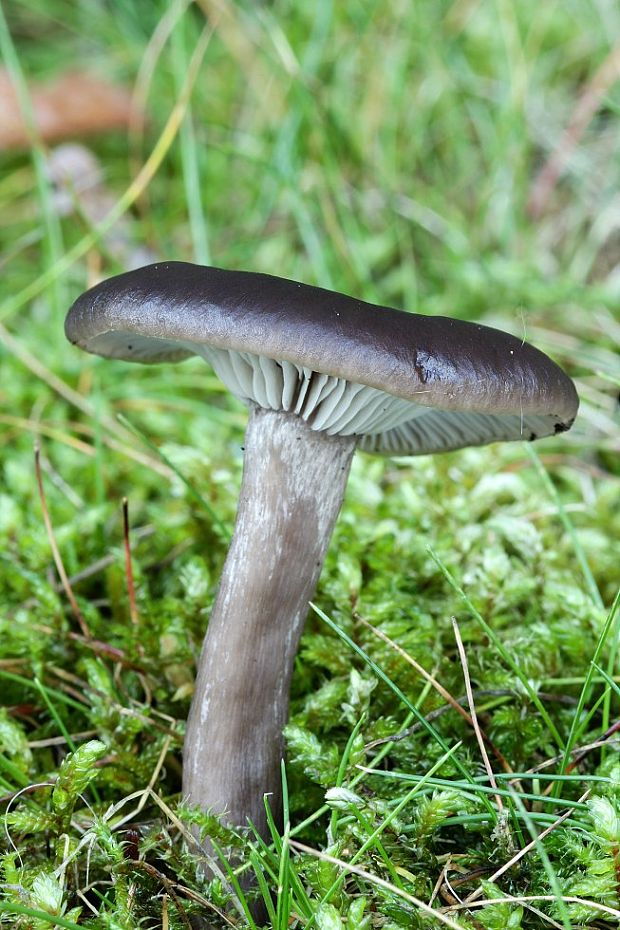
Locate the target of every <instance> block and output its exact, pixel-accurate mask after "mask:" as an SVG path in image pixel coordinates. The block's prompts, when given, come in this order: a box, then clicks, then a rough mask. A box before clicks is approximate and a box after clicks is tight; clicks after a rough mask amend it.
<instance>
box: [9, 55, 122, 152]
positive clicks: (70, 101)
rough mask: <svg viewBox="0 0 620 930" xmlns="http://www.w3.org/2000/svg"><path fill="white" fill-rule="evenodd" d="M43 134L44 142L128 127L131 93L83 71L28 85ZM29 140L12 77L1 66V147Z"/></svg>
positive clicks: (23, 144)
mask: <svg viewBox="0 0 620 930" xmlns="http://www.w3.org/2000/svg"><path fill="white" fill-rule="evenodd" d="M29 93H30V98H31V101H32V108H33V113H34V122H35V128H36V133H37V136H38V138H40V139H41V140H42V141H44V142H56V141H59V140H61V139H73V138H81V137H83V136H87V135H92V134H94V133H98V132H105V131H107V130H110V129H126V128H127V125H128V123H129V118H130V112H131V95H130V93H129V91H128V90H127V89H126V88H124V87H118V86H113V85H112V84H108V83H107V82H106V81H103V80H101V79H100V78H98V77H95V76H94V75H92V74H87V73H84V72H79V71H71V72H67V73H66V74H62V75H60V76H59V77H57V78H55V79H54V80H52V81H48V82H47V83H45V84H33V85H30V87H29ZM29 144H30V138H29V134H28V128H27V123H26V120H25V119H24V116H23V114H22V110H21V107H20V105H19V100H18V97H17V94H16V92H15V88H14V86H13V83H12V81H11V78H10V76H9V74H8V73H7V71H6V70H4V69H0V150H4V149H16V148H26V147H28V145H29Z"/></svg>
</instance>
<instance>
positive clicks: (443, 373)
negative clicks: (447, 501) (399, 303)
mask: <svg viewBox="0 0 620 930" xmlns="http://www.w3.org/2000/svg"><path fill="white" fill-rule="evenodd" d="M65 332H66V335H67V338H68V339H69V341H70V342H72V343H74V344H76V345H78V346H80V347H81V348H82V349H85V350H86V351H88V352H92V353H95V354H97V355H103V356H106V357H108V358H119V359H124V360H127V361H137V362H143V363H149V362H166V361H177V360H180V359H184V358H187V357H189V356H191V355H201V356H203V357H204V358H206V359H207V360H208V361H210V362H211V363H212V364H213V366H214V368H215V370H216V371H217V372H218V374H219V375H220V376H221V377H222V379H223V380H224V381H225V382H226V383H227V384H228V386H229V387H230V388H231V389H232V390H233V392H234V393H236V394H237V395H238V396H240V397H241V398H242V399H243V400H245V401H248V402H253V403H257V404H259V405H261V406H266V407H271V408H272V409H283V410H288V411H290V412H293V413H297V414H299V415H301V416H303V417H304V419H306V420H307V421H308V422H309V424H310V425H311V426H313V427H314V428H316V429H325V430H326V431H327V432H330V433H343V434H350V433H358V434H359V436H360V441H359V444H360V446H361V448H363V449H366V450H367V451H373V452H379V453H385V452H387V453H397V454H418V453H425V452H434V451H445V450H448V449H454V448H461V447H464V446H469V445H481V444H484V443H488V442H494V441H496V440H510V439H515V440H516V439H529V440H531V439H537V438H540V437H541V436H546V435H551V434H553V433H557V432H562V431H564V430H566V429H569V428H570V426H571V424H572V422H573V420H574V418H575V415H576V413H577V408H578V403H579V402H578V398H577V393H576V390H575V386H574V384H573V382H572V381H571V379H570V378H569V377H568V376H567V375H566V374H565V373H564V372H563V371H562V370H561V369H560V368H559V367H558V366H557V365H556V364H555V363H554V362H552V361H551V359H549V358H548V357H547V356H546V355H544V354H543V353H542V352H540V351H539V350H538V349H535V348H534V347H533V346H531V345H529V344H527V343H525V342H523V341H521V340H520V339H517V338H516V337H514V336H511V335H509V334H507V333H504V332H501V331H500V330H496V329H491V328H490V327H487V326H482V325H480V324H478V323H468V322H464V321H462V320H453V319H449V318H447V317H431V316H420V315H418V314H413V313H406V312H403V311H400V310H394V309H391V308H388V307H381V306H375V305H373V304H369V303H365V302H364V301H361V300H356V299H354V298H352V297H348V296H345V295H343V294H338V293H335V292H333V291H328V290H324V289H323V288H319V287H312V286H309V285H307V284H300V283H298V282H296V281H290V280H287V279H284V278H278V277H273V276H271V275H265V274H257V273H254V272H244V271H226V270H223V269H221V268H211V267H204V266H200V265H193V264H189V263H186V262H160V263H158V264H155V265H148V266H146V267H144V268H139V269H137V270H135V271H130V272H127V273H126V274H121V275H118V276H116V277H113V278H109V279H108V280H106V281H103V282H101V283H100V284H98V285H96V286H95V287H93V288H91V290H89V291H87V292H86V293H84V294H82V296H81V297H79V298H78V300H77V301H76V302H75V304H74V305H73V307H72V308H71V310H70V311H69V314H68V316H67V320H66V324H65ZM351 405H353V406H351ZM351 411H353V412H351Z"/></svg>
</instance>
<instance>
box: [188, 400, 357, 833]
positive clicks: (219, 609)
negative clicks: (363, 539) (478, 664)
mask: <svg viewBox="0 0 620 930" xmlns="http://www.w3.org/2000/svg"><path fill="white" fill-rule="evenodd" d="M355 444H356V438H355V437H354V436H344V437H343V436H328V435H326V434H324V433H320V432H315V431H314V430H312V429H310V427H309V426H308V425H307V423H305V422H304V421H303V420H302V419H301V418H300V417H298V416H296V415H294V414H289V413H283V412H282V411H278V412H276V411H273V410H265V409H262V408H260V407H256V406H254V405H253V406H252V407H251V412H250V418H249V423H248V427H247V431H246V438H245V462H244V469H243V482H242V487H241V494H240V499H239V507H238V511H237V520H236V524H235V531H234V535H233V539H232V542H231V545H230V549H229V551H228V555H227V557H226V562H225V565H224V570H223V574H222V578H221V581H220V587H219V591H218V594H217V597H216V600H215V603H214V606H213V611H212V613H211V618H210V620H209V627H208V630H207V634H206V636H205V640H204V644H203V648H202V654H201V656H200V662H199V666H198V675H197V679H196V687H195V692H194V698H193V701H192V706H191V710H190V714H189V719H188V723H187V734H186V737H185V749H184V765H183V793H184V796H185V798H186V799H187V801H188V802H189V803H190V804H193V805H198V806H200V807H202V808H203V809H210V810H212V811H213V812H214V813H216V814H221V815H223V816H224V819H225V820H226V821H227V822H228V823H230V824H232V825H235V826H244V825H246V823H247V821H248V819H249V820H251V821H252V823H253V824H254V825H255V826H256V827H257V829H258V830H259V831H260V833H261V835H263V836H266V835H267V821H266V816H265V809H264V802H263V795H264V794H266V793H268V794H269V795H270V799H269V800H270V804H271V808H272V810H273V812H274V815H275V816H276V818H278V817H279V816H280V808H281V782H280V760H281V758H282V753H283V738H282V729H283V727H284V724H285V723H286V719H287V712H288V694H289V685H290V680H291V675H292V671H293V663H294V659H295V654H296V652H297V646H298V642H299V638H300V636H301V632H302V629H303V625H304V620H305V618H306V614H307V612H308V601H309V600H310V598H311V597H312V594H313V592H314V589H315V586H316V583H317V581H318V577H319V575H320V572H321V568H322V565H323V560H324V558H325V553H326V551H327V547H328V545H329V540H330V537H331V534H332V529H333V526H334V523H335V521H336V518H337V516H338V513H339V511H340V507H341V504H342V499H343V496H344V489H345V485H346V481H347V477H348V474H349V469H350V465H351V459H352V456H353V452H354V449H355ZM207 845H208V844H207Z"/></svg>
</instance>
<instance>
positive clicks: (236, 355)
mask: <svg viewBox="0 0 620 930" xmlns="http://www.w3.org/2000/svg"><path fill="white" fill-rule="evenodd" d="M66 334H67V337H68V339H69V340H70V341H71V342H72V343H74V344H76V345H78V346H80V347H81V348H82V349H85V350H86V351H88V352H93V353H95V354H98V355H103V356H106V357H108V358H118V359H125V360H129V361H135V362H145V363H148V362H165V361H178V360H180V359H185V358H187V357H188V356H191V355H199V356H201V357H202V358H204V359H206V361H208V362H209V363H210V364H211V365H212V366H213V368H214V369H215V371H216V372H217V374H218V375H219V377H220V378H221V379H222V381H223V382H224V383H225V384H226V385H227V386H228V388H229V389H230V390H231V391H232V393H233V394H235V395H236V396H237V397H238V398H239V399H240V400H242V401H243V402H244V403H245V404H246V405H247V406H248V407H249V411H250V413H249V422H248V426H247V431H246V435H245V446H244V448H245V457H244V470H243V481H242V487H241V493H240V497H239V507H238V512H237V519H236V525H235V529H234V535H233V539H232V542H231V544H230V549H229V551H228V555H227V558H226V562H225V565H224V569H223V573H222V578H221V581H220V585H219V590H218V593H217V597H216V599H215V603H214V605H213V610H212V612H211V617H210V620H209V624H208V629H207V633H206V636H205V640H204V645H203V649H202V654H201V656H200V661H199V666H198V674H197V679H196V687H195V691H194V697H193V701H192V706H191V710H190V715H189V720H188V723H187V733H186V738H185V748H184V772H183V792H184V795H185V797H186V799H187V800H188V802H189V803H191V804H194V805H199V806H200V807H202V808H204V809H210V810H212V811H213V812H215V813H217V814H221V815H223V816H224V817H225V819H226V821H227V822H229V823H230V824H233V825H238V826H243V825H245V824H246V823H247V821H248V819H249V820H251V821H252V823H253V824H254V825H255V826H256V827H257V829H258V830H259V831H260V833H261V834H262V835H266V834H267V824H266V818H265V811H264V803H263V796H264V795H265V794H267V793H269V794H270V795H271V805H272V809H273V810H274V811H276V812H277V811H278V809H279V807H280V760H281V757H282V753H283V741H282V729H283V725H284V723H285V722H286V717H287V710H288V693H289V684H290V680H291V674H292V669H293V662H294V658H295V654H296V652H297V646H298V642H299V638H300V635H301V632H302V628H303V624H304V620H305V617H306V614H307V610H308V601H309V600H310V598H311V596H312V593H313V591H314V589H315V585H316V583H317V580H318V577H319V574H320V572H321V567H322V565H323V560H324V557H325V553H326V550H327V547H328V544H329V540H330V536H331V533H332V529H333V526H334V523H335V521H336V518H337V516H338V512H339V510H340V507H341V504H342V499H343V495H344V490H345V485H346V482H347V475H348V472H349V467H350V464H351V459H352V456H353V452H354V450H355V449H356V447H357V448H360V449H363V450H365V451H367V452H374V453H380V454H388V455H390V454H394V455H420V454H424V453H429V452H444V451H447V450H449V449H458V448H461V447H464V446H476V445H483V444H485V443H490V442H495V441H497V440H519V439H526V440H533V439H538V438H539V437H541V436H548V435H551V434H553V433H558V432H561V431H563V430H567V429H569V427H570V426H571V424H572V422H573V420H574V418H575V415H576V412H577V407H578V399H577V394H576V391H575V387H574V385H573V383H572V381H571V380H570V378H568V376H567V375H565V374H564V372H563V371H562V370H561V369H560V368H559V367H558V366H557V365H556V364H555V363H554V362H552V361H551V360H550V359H549V358H548V357H547V356H546V355H544V354H543V353H541V352H540V351H538V350H537V349H535V348H533V347H532V346H530V345H528V344H526V343H524V342H522V341H521V340H520V339H517V338H515V337H513V336H510V335H508V334H506V333H503V332H500V331H498V330H494V329H490V328H488V327H485V326H481V325H479V324H477V323H466V322H463V321H460V320H452V319H448V318H445V317H426V316H418V315H414V314H409V313H404V312H402V311H399V310H393V309H389V308H386V307H377V306H373V305H371V304H368V303H364V302H362V301H360V300H355V299H353V298H351V297H347V296H344V295H342V294H337V293H333V292H331V291H327V290H323V289H322V288H317V287H310V286H308V285H305V284H298V283H296V282H294V281H289V280H285V279H283V278H277V277H272V276H269V275H264V274H255V273H251V272H241V271H225V270H222V269H219V268H206V267H201V266H197V265H191V264H186V263H183V262H165V263H160V264H156V265H151V266H147V267H145V268H141V269H138V270H136V271H131V272H128V273H126V274H122V275H119V276H117V277H114V278H111V279H109V280H107V281H103V282H102V283H100V284H98V285H97V286H96V287H94V288H92V289H91V290H89V291H87V292H86V293H85V294H83V295H82V296H81V297H80V298H79V299H78V300H77V301H76V303H75V304H74V305H73V307H72V308H71V310H70V312H69V315H68V317H67V321H66ZM205 848H206V847H205Z"/></svg>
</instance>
